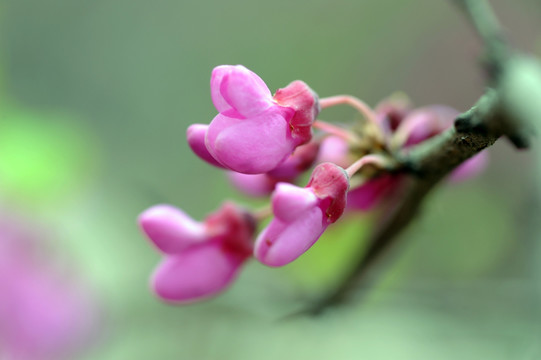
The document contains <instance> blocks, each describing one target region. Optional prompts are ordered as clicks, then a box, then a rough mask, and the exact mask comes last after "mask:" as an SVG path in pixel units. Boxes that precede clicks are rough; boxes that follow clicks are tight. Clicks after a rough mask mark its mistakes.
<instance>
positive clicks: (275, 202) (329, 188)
mask: <svg viewBox="0 0 541 360" xmlns="http://www.w3.org/2000/svg"><path fill="white" fill-rule="evenodd" d="M348 187H349V179H348V176H347V174H346V172H345V171H344V169H342V168H341V167H339V166H336V165H334V164H331V163H324V164H321V165H318V166H317V167H316V168H315V169H314V172H313V173H312V177H311V178H310V181H309V182H308V185H307V186H306V187H305V188H299V187H297V186H294V185H291V184H287V183H279V184H278V185H277V187H276V190H275V191H274V193H273V195H272V209H273V213H274V219H273V220H272V221H271V222H270V224H269V225H268V226H267V227H266V228H265V229H264V230H263V231H262V232H261V234H260V235H259V237H258V238H257V240H256V243H255V251H254V254H255V257H256V258H257V259H258V260H259V261H260V262H262V263H263V264H265V265H268V266H273V267H277V266H284V265H287V264H289V263H290V262H292V261H293V260H295V259H297V258H298V257H299V256H301V255H302V254H303V253H305V252H306V251H307V250H308V249H309V248H310V247H311V246H312V245H313V244H314V243H315V242H316V241H317V240H318V239H319V237H320V236H321V234H323V232H324V231H325V229H326V228H327V226H329V225H330V224H332V223H334V222H335V221H337V220H338V218H339V217H340V216H341V215H342V214H343V212H344V209H345V207H346V193H347V191H348Z"/></svg>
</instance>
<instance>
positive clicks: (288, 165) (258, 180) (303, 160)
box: [228, 141, 319, 197]
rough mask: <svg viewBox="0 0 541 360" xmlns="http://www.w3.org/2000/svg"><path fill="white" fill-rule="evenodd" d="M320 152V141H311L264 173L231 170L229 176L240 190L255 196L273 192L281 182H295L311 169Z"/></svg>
mask: <svg viewBox="0 0 541 360" xmlns="http://www.w3.org/2000/svg"><path fill="white" fill-rule="evenodd" d="M318 152H319V143H317V142H315V141H311V142H309V143H308V144H304V145H301V146H298V147H297V148H296V149H295V151H294V152H293V154H291V155H290V156H289V157H288V158H287V159H286V160H285V161H284V162H283V163H281V164H280V165H278V166H277V167H276V168H274V169H273V170H271V171H269V172H267V173H264V174H242V173H237V172H233V171H230V172H229V173H228V178H229V180H230V181H231V183H232V184H233V186H235V187H236V188H237V189H238V190H239V191H241V192H243V193H244V194H246V195H250V196H254V197H262V196H267V195H270V194H271V193H272V191H273V190H274V188H275V187H276V184H278V183H279V182H289V183H293V182H294V181H295V180H296V179H297V178H298V177H299V176H300V175H301V174H303V173H304V172H305V171H306V170H308V169H310V168H311V167H312V165H313V164H314V162H315V161H316V158H317V156H318Z"/></svg>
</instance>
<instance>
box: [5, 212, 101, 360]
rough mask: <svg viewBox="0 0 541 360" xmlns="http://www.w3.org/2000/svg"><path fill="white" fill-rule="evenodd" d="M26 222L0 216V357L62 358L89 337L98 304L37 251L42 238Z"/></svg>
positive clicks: (29, 358)
mask: <svg viewBox="0 0 541 360" xmlns="http://www.w3.org/2000/svg"><path fill="white" fill-rule="evenodd" d="M2 220H3V219H2ZM29 226H32V225H31V224H28V223H26V224H25V223H18V222H17V221H16V220H15V221H14V219H13V218H10V219H9V220H8V221H6V222H4V221H0V293H1V295H0V358H4V357H3V356H6V357H5V358H7V359H21V360H34V359H44V360H45V359H60V358H62V359H63V358H65V357H66V356H67V355H68V354H71V355H73V353H74V352H76V351H77V350H80V348H81V347H82V346H84V345H86V344H87V342H89V340H91V339H92V338H93V337H94V335H95V330H96V329H97V325H98V320H97V319H98V318H99V316H98V309H97V306H96V304H95V302H94V301H93V299H92V297H91V296H90V294H89V293H88V291H87V290H86V289H84V288H82V287H81V286H80V285H81V281H80V280H79V282H78V286H75V284H73V283H70V282H68V281H67V279H65V278H64V277H62V276H61V275H60V274H59V273H57V272H56V271H54V270H53V267H51V266H50V264H48V262H47V261H44V260H45V259H43V258H42V257H38V256H37V254H42V250H43V249H37V247H36V245H37V244H36V243H37V242H38V240H39V241H40V242H41V241H42V240H43V239H38V238H36V234H33V233H31V232H28V231H27V229H28V227H29ZM38 250H41V251H39V252H38Z"/></svg>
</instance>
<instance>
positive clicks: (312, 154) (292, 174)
mask: <svg viewBox="0 0 541 360" xmlns="http://www.w3.org/2000/svg"><path fill="white" fill-rule="evenodd" d="M318 153H319V143H317V142H315V141H313V142H309V143H308V144H304V145H301V146H297V148H295V151H294V152H293V154H291V155H290V156H289V157H288V158H287V159H286V160H285V161H284V162H283V163H281V164H280V165H278V166H277V167H276V168H274V169H273V170H271V171H269V172H268V174H269V176H271V177H273V178H276V179H280V180H281V181H286V182H289V181H293V180H295V178H297V177H298V176H299V175H301V174H302V173H303V172H305V171H306V170H308V169H309V168H310V167H311V166H312V165H313V164H314V162H315V160H316V158H317V156H318Z"/></svg>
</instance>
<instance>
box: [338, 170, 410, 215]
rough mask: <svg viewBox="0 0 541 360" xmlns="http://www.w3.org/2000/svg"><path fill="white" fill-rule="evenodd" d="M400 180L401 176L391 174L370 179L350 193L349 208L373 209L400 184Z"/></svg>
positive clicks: (348, 198) (348, 197)
mask: <svg viewBox="0 0 541 360" xmlns="http://www.w3.org/2000/svg"><path fill="white" fill-rule="evenodd" d="M399 181H400V180H399V178H397V177H393V176H390V175H383V176H381V177H378V178H375V179H372V180H369V181H368V182H366V183H365V184H363V185H361V186H359V187H358V188H356V189H353V190H351V191H350V192H349V193H348V196H347V208H348V209H351V210H361V211H368V210H370V209H372V208H373V207H374V206H375V205H377V204H378V203H379V202H380V201H381V200H382V199H383V197H385V196H386V195H388V194H389V193H391V192H392V191H393V190H394V189H395V188H396V186H398V185H399Z"/></svg>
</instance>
